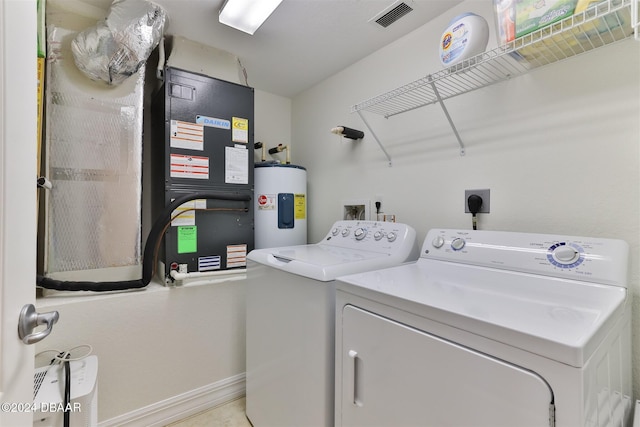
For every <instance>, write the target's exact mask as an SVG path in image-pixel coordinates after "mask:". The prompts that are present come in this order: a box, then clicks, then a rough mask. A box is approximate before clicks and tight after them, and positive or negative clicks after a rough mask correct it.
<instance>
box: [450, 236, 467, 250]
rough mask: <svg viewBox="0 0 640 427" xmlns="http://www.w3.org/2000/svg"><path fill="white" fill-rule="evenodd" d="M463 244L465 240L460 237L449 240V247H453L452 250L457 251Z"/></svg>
mask: <svg viewBox="0 0 640 427" xmlns="http://www.w3.org/2000/svg"><path fill="white" fill-rule="evenodd" d="M465 244H466V242H465V241H464V239H463V238H462V237H456V238H455V239H453V240H452V241H451V249H453V250H454V251H459V250H461V249H462V248H464V245H465Z"/></svg>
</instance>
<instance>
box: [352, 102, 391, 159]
mask: <svg viewBox="0 0 640 427" xmlns="http://www.w3.org/2000/svg"><path fill="white" fill-rule="evenodd" d="M357 113H358V115H359V116H360V118H361V119H362V122H363V123H364V125H365V126H366V127H367V129H369V132H371V136H373V139H375V140H376V142H377V143H378V145H379V146H380V149H381V150H382V152H383V153H384V155H385V156H387V160H388V161H389V167H391V156H389V153H387V150H385V149H384V146H383V145H382V143H381V142H380V140H379V139H378V137H377V136H376V134H375V132H374V131H373V129H371V126H369V123H368V122H367V120H366V119H365V118H364V116H363V115H362V112H361V111H360V110H358V111H357Z"/></svg>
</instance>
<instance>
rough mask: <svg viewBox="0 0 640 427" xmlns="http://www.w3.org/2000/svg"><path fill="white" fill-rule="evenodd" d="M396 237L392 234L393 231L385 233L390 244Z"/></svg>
mask: <svg viewBox="0 0 640 427" xmlns="http://www.w3.org/2000/svg"><path fill="white" fill-rule="evenodd" d="M397 237H398V235H397V234H396V233H394V232H393V231H390V232H388V233H387V240H388V241H390V242H393V241H394V240H396V238H397Z"/></svg>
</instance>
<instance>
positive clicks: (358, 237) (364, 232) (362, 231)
mask: <svg viewBox="0 0 640 427" xmlns="http://www.w3.org/2000/svg"><path fill="white" fill-rule="evenodd" d="M353 235H354V236H356V240H362V239H364V238H365V236H366V235H367V230H366V229H364V228H356V231H354V232H353Z"/></svg>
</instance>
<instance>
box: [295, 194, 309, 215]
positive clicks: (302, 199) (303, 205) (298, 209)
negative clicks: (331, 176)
mask: <svg viewBox="0 0 640 427" xmlns="http://www.w3.org/2000/svg"><path fill="white" fill-rule="evenodd" d="M293 197H294V202H293V203H294V212H295V219H307V196H306V195H305V194H295V195H294V196H293Z"/></svg>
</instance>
